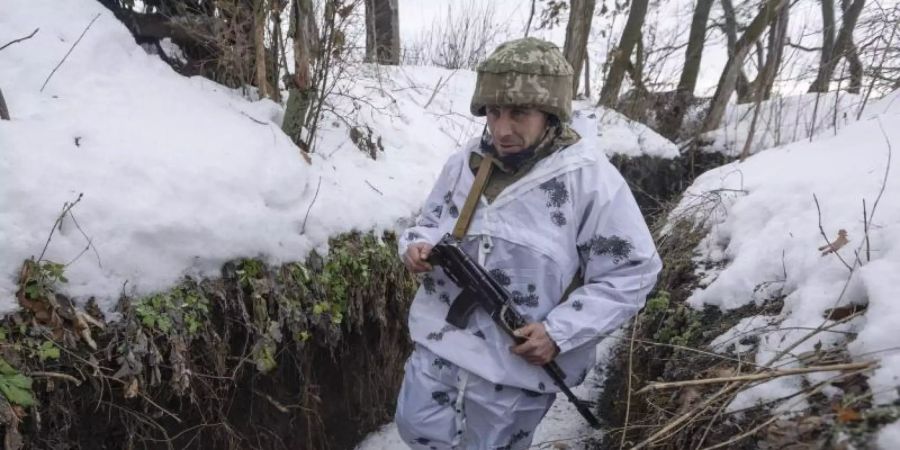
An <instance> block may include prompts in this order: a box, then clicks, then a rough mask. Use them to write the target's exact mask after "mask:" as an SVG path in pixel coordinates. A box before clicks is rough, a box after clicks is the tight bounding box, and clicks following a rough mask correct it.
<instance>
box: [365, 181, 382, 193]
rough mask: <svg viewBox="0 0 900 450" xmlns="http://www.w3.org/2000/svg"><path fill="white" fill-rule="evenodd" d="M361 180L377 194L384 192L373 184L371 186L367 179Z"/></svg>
mask: <svg viewBox="0 0 900 450" xmlns="http://www.w3.org/2000/svg"><path fill="white" fill-rule="evenodd" d="M363 181H365V182H366V184H368V185H369V187H370V188H372V190H374V191H375V192H377V193H378V194H379V195H384V192H381V191H379V190H378V188H376V187H375V186H372V183H369V180H363Z"/></svg>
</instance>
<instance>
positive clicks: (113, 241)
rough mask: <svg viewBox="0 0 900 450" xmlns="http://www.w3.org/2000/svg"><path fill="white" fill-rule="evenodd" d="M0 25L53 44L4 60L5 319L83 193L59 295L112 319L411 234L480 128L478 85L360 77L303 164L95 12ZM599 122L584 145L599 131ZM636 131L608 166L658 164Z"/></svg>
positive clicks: (61, 244) (67, 6) (14, 9)
mask: <svg viewBox="0 0 900 450" xmlns="http://www.w3.org/2000/svg"><path fill="white" fill-rule="evenodd" d="M3 9H4V14H3V15H2V16H0V42H2V43H5V42H9V41H12V40H13V39H17V38H20V37H23V36H26V35H28V34H30V33H31V32H32V31H33V30H34V29H35V28H40V31H39V32H38V33H37V34H36V35H35V36H34V37H33V38H31V39H29V40H26V41H23V42H20V43H17V44H14V45H12V46H10V47H8V48H6V49H4V50H3V51H2V52H0V89H2V90H3V93H4V95H5V97H6V101H7V103H8V105H9V109H10V113H11V115H12V120H11V121H0V150H2V151H0V180H2V184H0V205H2V207H0V314H2V313H7V312H9V311H12V310H14V309H15V308H16V302H15V299H14V293H15V289H16V286H15V283H16V276H17V272H18V269H19V267H20V265H21V264H22V262H23V260H25V259H27V258H29V257H32V256H34V257H37V256H39V255H40V253H41V250H42V248H43V246H44V243H45V241H46V240H47V237H48V235H49V233H50V229H51V226H52V225H53V223H54V221H55V220H56V218H57V217H59V215H60V212H61V210H62V207H63V204H64V203H65V202H72V201H74V200H75V199H76V198H78V196H79V195H80V194H83V197H82V199H81V201H80V202H79V203H78V204H77V205H76V206H75V207H74V209H72V213H73V216H74V218H75V220H77V224H76V223H75V221H73V220H72V219H71V218H67V219H66V220H65V221H64V222H63V223H62V227H61V228H60V229H59V230H57V231H56V232H55V233H54V235H53V239H52V242H51V243H50V245H49V248H48V249H47V252H46V254H45V255H44V258H45V259H49V260H52V261H56V262H62V263H70V264H69V265H68V266H67V268H66V274H67V276H68V279H69V283H68V284H67V285H66V286H64V287H63V289H62V292H63V293H65V294H67V295H70V296H73V297H74V298H75V299H76V300H78V301H85V300H86V299H87V298H89V297H91V296H94V297H96V298H97V300H98V302H99V304H100V306H101V307H102V308H103V309H105V310H109V309H110V308H111V307H112V306H113V303H114V299H115V298H117V297H118V296H119V295H120V294H121V292H122V290H123V288H125V289H127V290H128V293H129V294H131V295H136V296H141V295H145V294H148V293H151V292H154V291H158V290H162V289H165V288H167V287H168V286H170V285H172V284H173V283H175V282H177V280H178V279H179V278H180V277H182V276H184V275H191V276H210V275H216V274H218V271H219V269H220V267H221V265H222V264H223V263H224V262H225V261H227V260H230V259H234V258H240V257H263V258H266V259H267V260H268V261H269V262H270V263H279V262H285V261H291V260H300V259H303V258H305V256H306V255H307V253H308V252H309V251H310V250H312V249H315V248H319V249H324V246H326V245H327V241H328V238H329V237H330V236H333V235H336V234H339V233H342V232H347V231H351V230H373V229H374V230H382V229H393V228H397V227H398V226H402V224H399V225H398V221H400V222H402V221H403V220H404V219H405V218H408V217H411V216H413V215H414V214H415V213H416V212H417V211H418V209H419V207H420V206H421V203H422V201H423V200H424V197H425V196H426V195H427V193H428V191H429V190H430V188H431V184H432V182H433V180H434V179H435V177H436V176H437V173H438V172H439V170H440V168H441V166H442V165H443V163H444V161H445V160H446V158H447V156H449V154H450V153H452V152H453V151H454V150H456V148H457V147H458V146H459V145H460V144H462V143H464V142H466V141H467V140H468V139H469V138H471V137H472V136H478V135H479V134H480V133H481V131H482V129H483V127H484V122H483V120H481V119H478V118H474V117H472V116H471V114H469V100H470V97H471V94H472V90H473V88H474V84H475V74H474V73H472V72H470V71H462V70H460V71H450V70H444V69H438V68H429V67H391V68H385V67H378V66H371V65H359V66H351V67H349V68H347V71H348V72H347V73H346V75H345V76H344V77H343V78H342V79H341V81H339V83H338V85H337V88H336V89H335V91H334V93H333V94H332V95H331V97H330V98H329V102H328V105H327V108H326V109H328V110H329V112H328V113H326V114H325V116H324V117H323V118H322V120H321V122H320V124H321V130H320V132H319V134H318V139H317V142H316V144H315V152H314V153H313V154H312V155H311V156H312V163H311V164H307V163H306V162H305V161H304V160H303V158H301V156H300V152H299V150H298V149H297V148H296V147H295V146H294V145H293V144H292V143H291V142H290V140H289V139H288V138H287V137H286V136H285V135H284V134H283V133H282V132H281V131H280V128H279V124H280V122H281V119H282V115H283V110H282V108H281V106H279V105H277V104H275V103H272V102H270V101H267V100H263V101H256V102H250V101H247V100H246V99H245V98H244V97H242V96H241V95H240V92H238V91H235V90H232V89H228V88H225V87H223V86H221V85H218V84H216V83H213V82H210V81H208V80H206V79H203V78H199V77H194V78H185V77H182V76H180V75H178V74H176V73H174V72H173V71H172V70H171V69H170V68H169V67H168V66H167V65H166V64H164V63H163V62H161V61H160V60H159V59H158V57H156V56H151V55H148V54H146V52H145V51H144V50H142V49H141V47H140V46H138V45H136V44H135V43H134V40H133V39H132V38H131V36H130V35H129V33H128V31H127V30H126V29H125V27H124V26H123V25H121V24H120V23H119V22H118V21H116V19H115V18H114V17H113V16H112V14H111V13H109V12H108V11H107V10H106V9H105V8H103V7H102V6H101V5H100V4H98V3H96V2H93V1H89V0H73V1H69V2H62V3H60V2H55V1H51V0H12V1H10V2H6V3H5V4H4V8H3ZM98 14H99V18H98V19H97V20H96V22H95V23H94V24H93V25H92V26H91V28H90V29H89V30H88V31H87V33H86V34H85V35H84V38H83V39H82V40H81V42H80V43H79V44H78V45H77V47H75V48H74V50H73V51H72V53H71V54H70V55H69V56H68V58H67V60H66V61H65V63H64V64H63V65H62V66H61V67H60V68H59V70H58V71H56V73H55V74H54V75H53V77H52V79H50V81H49V83H47V86H46V88H45V89H44V90H43V92H41V85H42V84H43V83H44V80H45V79H46V78H47V76H48V75H49V74H50V72H51V70H53V68H54V67H55V66H56V64H57V63H58V62H59V61H60V60H61V59H62V58H63V56H64V55H65V54H66V52H68V51H69V49H70V48H71V47H72V44H73V43H74V42H75V41H76V40H77V39H78V37H79V36H80V35H81V33H82V32H83V31H84V29H85V27H86V26H87V25H88V24H89V23H90V22H91V20H92V19H93V18H94V17H95V16H96V15H98ZM591 120H593V119H585V120H584V121H581V122H579V125H578V126H579V128H580V129H581V130H582V131H583V132H585V133H589V131H585V130H597V129H598V128H597V125H596V124H595V122H592V121H591ZM366 126H368V127H369V129H371V131H372V136H373V140H375V141H376V142H377V141H380V142H381V145H382V146H383V148H384V150H383V151H378V152H377V154H376V158H377V159H376V160H373V159H372V158H371V157H370V156H369V155H368V154H367V153H365V152H363V151H360V150H359V149H358V148H357V147H356V146H355V145H354V144H353V142H351V140H350V139H349V135H350V128H351V127H362V128H360V129H359V130H360V131H362V133H363V134H366V135H367V134H368V130H367V129H366V128H365V127H366ZM638 128H639V127H636V126H635V125H633V124H624V125H622V124H620V123H612V124H610V125H607V126H604V127H602V130H601V131H602V132H603V133H604V136H616V137H615V138H609V137H604V139H603V142H604V145H606V146H605V147H604V150H606V149H607V148H612V149H628V151H632V152H634V151H641V150H646V151H658V150H654V148H656V147H654V145H650V144H647V143H648V142H650V143H653V142H656V140H655V138H653V137H652V135H649V134H648V133H647V132H646V131H634V130H637V129H638ZM626 141H627V143H626ZM607 144H608V145H607ZM660 145H662V144H660ZM79 228H80V230H79ZM82 231H83V234H82ZM88 238H89V239H90V243H91V245H92V248H91V249H89V250H88V251H86V252H85V251H84V250H85V248H86V247H87V244H88ZM79 255H80V256H79ZM126 282H127V285H126Z"/></svg>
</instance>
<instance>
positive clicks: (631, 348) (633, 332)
mask: <svg viewBox="0 0 900 450" xmlns="http://www.w3.org/2000/svg"><path fill="white" fill-rule="evenodd" d="M640 319H641V315H640V314H638V315H637V316H635V318H634V324H633V325H632V326H631V342H630V343H629V345H628V386H627V388H626V389H627V395H626V397H625V422H624V423H623V424H622V439H620V440H619V448H620V449H621V448H624V447H625V436H626V435H627V434H628V416H629V415H631V379H632V378H634V375H633V374H632V362H633V360H634V338H635V336H636V335H637V329H638V326H639V325H640Z"/></svg>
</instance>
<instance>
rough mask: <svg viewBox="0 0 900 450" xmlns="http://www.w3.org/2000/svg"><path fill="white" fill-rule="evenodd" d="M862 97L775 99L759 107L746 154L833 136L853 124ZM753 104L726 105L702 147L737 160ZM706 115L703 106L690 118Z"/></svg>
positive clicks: (829, 95) (831, 94) (840, 94)
mask: <svg viewBox="0 0 900 450" xmlns="http://www.w3.org/2000/svg"><path fill="white" fill-rule="evenodd" d="M862 102H863V96H862V95H856V94H848V93H846V92H828V93H824V94H800V95H793V96H785V97H782V96H776V97H773V98H771V99H770V100H765V101H763V102H761V103H760V106H759V117H758V118H757V123H756V130H755V131H754V133H753V141H752V143H751V145H750V153H756V152H758V151H760V150H763V149H768V148H772V147H778V146H781V145H785V144H790V143H792V142H797V141H802V140H809V139H810V137H813V138H815V137H817V136H824V135H834V134H835V133H836V132H837V131H838V130H841V129H843V128H844V127H846V126H847V125H849V124H851V123H853V122H856V118H857V115H858V114H859V110H860V108H862ZM755 111H756V105H755V104H754V103H744V104H737V103H734V102H732V103H729V104H728V106H727V108H726V109H725V115H724V116H723V117H722V126H721V127H720V128H718V129H716V130H713V131H711V132H709V133H707V134H706V135H705V139H707V140H709V141H711V142H712V143H711V144H710V145H709V146H706V147H704V149H705V150H707V151H715V152H720V153H724V154H726V155H732V156H738V155H740V154H741V152H742V151H743V150H744V145H745V143H746V141H747V137H748V136H749V135H750V127H751V124H752V122H753V115H754V114H755ZM705 112H706V106H705V104H704V106H703V107H702V108H698V109H695V110H693V111H692V114H695V115H696V114H700V113H705Z"/></svg>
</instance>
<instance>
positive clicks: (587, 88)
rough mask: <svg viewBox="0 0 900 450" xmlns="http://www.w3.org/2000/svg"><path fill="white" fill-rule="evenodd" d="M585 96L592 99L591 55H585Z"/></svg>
mask: <svg viewBox="0 0 900 450" xmlns="http://www.w3.org/2000/svg"><path fill="white" fill-rule="evenodd" d="M584 98H586V99H588V100H590V99H591V57H590V56H589V55H587V54H585V55H584Z"/></svg>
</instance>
